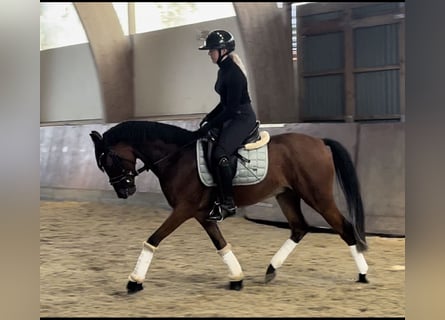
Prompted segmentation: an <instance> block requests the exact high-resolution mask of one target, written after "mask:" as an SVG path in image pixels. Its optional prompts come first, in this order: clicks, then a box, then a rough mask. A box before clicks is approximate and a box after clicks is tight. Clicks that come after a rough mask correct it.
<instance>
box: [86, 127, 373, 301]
mask: <svg viewBox="0 0 445 320" xmlns="http://www.w3.org/2000/svg"><path fill="white" fill-rule="evenodd" d="M90 137H91V139H92V140H93V143H94V148H95V156H96V164H97V166H98V167H99V169H100V170H102V171H103V172H105V173H106V174H107V176H108V178H109V182H110V184H111V185H112V186H113V188H114V191H115V192H116V194H117V196H118V197H119V198H123V199H125V198H127V197H128V196H131V195H132V194H134V193H135V192H136V186H135V178H136V177H137V176H138V175H139V174H140V173H141V172H143V171H145V170H147V171H148V170H151V171H152V172H153V173H154V174H155V175H156V177H157V178H158V180H159V184H160V187H161V189H162V192H163V194H164V196H165V198H166V200H167V202H168V204H169V205H170V206H171V208H172V211H171V214H170V215H169V216H168V217H167V218H166V220H165V221H164V222H163V223H162V224H161V225H160V226H159V228H158V229H157V230H155V231H154V232H153V233H152V234H151V235H150V236H149V237H148V239H147V240H146V241H144V242H143V245H142V250H141V253H140V255H139V258H138V260H137V262H136V266H135V268H134V270H133V272H132V273H131V274H130V275H129V277H128V283H127V287H126V289H127V293H128V294H130V293H135V292H138V291H140V290H142V289H143V286H142V284H143V282H144V281H145V278H146V275H147V272H148V268H149V266H150V263H151V261H152V258H153V256H154V253H155V251H156V249H157V248H158V246H159V244H160V243H161V241H162V240H163V239H165V238H166V237H167V236H169V235H170V234H171V233H172V232H174V231H175V229H176V228H178V227H179V226H180V225H181V224H182V223H184V222H185V221H187V220H188V219H191V218H194V219H196V220H197V221H198V222H199V223H200V225H201V226H202V227H203V228H204V230H205V231H206V232H207V234H208V236H209V237H210V239H211V241H212V242H213V245H214V246H215V247H216V249H217V252H218V254H219V255H220V256H221V258H222V260H223V262H224V263H225V264H226V265H227V267H228V269H229V272H230V274H229V278H230V285H229V288H230V289H232V290H241V289H242V287H243V278H244V274H243V271H242V268H241V266H240V264H239V262H238V260H237V258H236V256H235V255H234V253H233V252H232V249H231V245H230V243H228V242H227V241H226V240H225V239H224V237H223V235H222V233H221V231H220V229H219V227H218V223H217V222H215V221H207V220H206V217H207V216H208V214H209V212H210V210H211V208H212V205H213V203H212V199H213V198H212V197H213V196H212V195H213V194H214V188H212V187H207V186H205V185H204V184H203V183H202V182H201V180H200V178H199V176H198V168H197V151H196V143H197V141H200V139H199V137H198V134H197V132H196V131H190V130H187V129H184V128H181V127H177V126H174V125H169V124H166V123H161V122H154V121H124V122H121V123H119V124H117V125H115V126H113V127H111V128H110V129H109V130H107V131H106V132H104V133H103V136H102V135H101V134H100V133H99V132H97V131H92V132H91V133H90ZM328 147H329V148H328ZM267 148H268V161H269V166H268V170H267V173H266V176H265V178H264V179H263V180H261V181H260V182H258V183H256V184H252V185H241V186H234V197H235V203H236V205H237V206H238V207H240V206H250V205H254V204H256V203H258V202H260V201H262V200H265V199H267V198H270V197H275V198H276V200H277V202H278V204H279V206H280V208H281V211H282V213H283V214H284V216H285V217H286V219H287V221H288V223H289V227H290V237H289V238H288V239H287V240H286V241H285V242H284V243H283V245H282V246H281V248H279V250H278V251H277V252H276V253H275V255H274V256H273V257H272V259H271V260H270V263H269V265H268V267H267V270H266V275H265V282H266V283H267V282H269V281H271V280H272V279H273V278H274V277H275V276H276V270H277V269H278V268H280V267H281V266H282V264H283V262H284V261H285V260H286V258H287V257H288V256H289V254H290V253H291V252H292V251H293V250H294V248H295V247H296V246H297V244H298V243H299V242H300V241H301V239H302V238H303V237H304V236H305V234H306V233H308V231H309V225H308V223H307V222H306V220H305V218H304V216H303V213H302V210H301V200H304V201H305V202H306V203H307V204H308V205H309V206H311V207H312V208H313V209H314V210H315V211H317V212H318V213H320V215H321V216H322V217H323V218H324V219H325V220H326V221H327V223H328V224H329V225H330V226H331V227H332V229H333V230H334V231H335V232H336V233H338V234H339V235H340V237H341V238H342V239H343V241H344V242H345V243H346V244H347V245H348V246H349V249H350V252H351V255H352V257H353V260H354V261H355V264H356V266H357V269H358V272H359V275H358V280H357V282H362V283H367V282H368V280H367V278H366V273H367V270H368V265H367V263H366V260H365V258H364V255H363V252H364V251H365V250H367V243H366V239H365V217H364V210H363V204H362V198H361V195H360V186H359V181H358V177H357V174H356V170H355V167H354V165H353V162H352V160H351V157H350V155H349V153H348V152H347V150H346V149H345V148H344V147H343V146H342V145H341V144H340V143H339V142H338V141H335V140H332V139H327V138H324V139H319V138H315V137H312V136H309V135H305V134H301V133H295V132H292V133H283V134H277V135H272V136H271V137H270V141H269V143H268V145H267ZM138 159H139V160H140V161H142V162H143V163H144V166H143V167H142V168H140V169H136V163H137V160H138ZM335 177H337V179H338V181H339V184H340V186H341V189H342V190H343V192H344V195H345V199H346V202H347V208H348V212H349V217H348V219H347V218H346V217H344V216H343V215H342V214H341V212H340V211H339V209H338V207H337V205H336V203H335V201H334V196H333V187H334V186H333V183H334V179H335Z"/></svg>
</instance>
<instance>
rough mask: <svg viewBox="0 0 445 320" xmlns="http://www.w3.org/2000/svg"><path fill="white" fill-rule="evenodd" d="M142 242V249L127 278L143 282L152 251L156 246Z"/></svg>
mask: <svg viewBox="0 0 445 320" xmlns="http://www.w3.org/2000/svg"><path fill="white" fill-rule="evenodd" d="M142 244H143V246H142V251H141V254H140V255H139V258H138V261H137V263H136V266H135V267H134V270H133V272H132V273H131V274H130V275H129V276H128V280H130V281H133V282H138V283H142V282H144V280H145V276H146V275H147V271H148V267H149V266H150V263H151V259H152V258H153V253H154V251H155V250H156V247H153V246H152V245H151V244H149V243H148V242H143V243H142Z"/></svg>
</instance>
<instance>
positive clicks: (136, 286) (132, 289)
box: [127, 281, 144, 294]
mask: <svg viewBox="0 0 445 320" xmlns="http://www.w3.org/2000/svg"><path fill="white" fill-rule="evenodd" d="M143 289H144V287H143V286H142V283H137V282H134V281H128V283H127V293H128V294H132V293H136V292H138V291H141V290H143Z"/></svg>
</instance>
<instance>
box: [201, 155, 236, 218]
mask: <svg viewBox="0 0 445 320" xmlns="http://www.w3.org/2000/svg"><path fill="white" fill-rule="evenodd" d="M215 171H216V172H215V181H216V185H217V188H218V191H219V202H215V205H214V206H213V209H212V211H210V214H209V217H208V218H207V220H210V221H222V220H224V219H225V218H227V217H230V216H233V215H235V214H236V206H235V201H234V199H233V186H232V179H233V176H232V169H231V168H230V163H229V160H228V159H227V158H226V157H224V158H222V159H221V160H220V161H219V163H218V166H217V167H216V170H215Z"/></svg>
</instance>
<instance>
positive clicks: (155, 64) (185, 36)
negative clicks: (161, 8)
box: [134, 17, 245, 117]
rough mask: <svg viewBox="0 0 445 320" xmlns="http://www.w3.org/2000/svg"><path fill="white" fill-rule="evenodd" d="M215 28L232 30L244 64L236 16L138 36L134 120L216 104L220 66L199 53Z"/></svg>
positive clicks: (203, 52) (196, 110)
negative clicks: (203, 33)
mask: <svg viewBox="0 0 445 320" xmlns="http://www.w3.org/2000/svg"><path fill="white" fill-rule="evenodd" d="M213 29H224V30H228V31H230V32H232V33H233V35H234V37H235V39H236V40H235V41H236V52H237V53H238V55H239V56H240V57H241V59H242V60H243V61H245V54H244V48H243V44H242V41H241V40H240V39H241V36H240V33H239V28H238V23H237V20H236V17H230V18H224V19H219V20H214V21H207V22H203V23H198V24H193V25H187V26H181V27H176V28H170V29H164V30H160V31H154V32H148V33H143V34H137V35H135V36H134V50H135V51H134V57H135V60H134V63H135V98H136V99H135V116H136V117H145V116H152V115H178V114H191V113H206V112H208V111H209V110H210V109H212V108H213V107H214V106H215V105H216V104H217V103H218V101H219V97H218V95H217V93H216V92H215V90H214V85H215V81H216V75H217V72H218V66H217V65H215V64H213V63H212V62H211V60H210V57H209V56H208V54H207V51H206V50H198V47H199V46H201V45H202V43H203V41H202V40H199V36H200V34H201V31H205V30H207V31H208V30H213Z"/></svg>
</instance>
